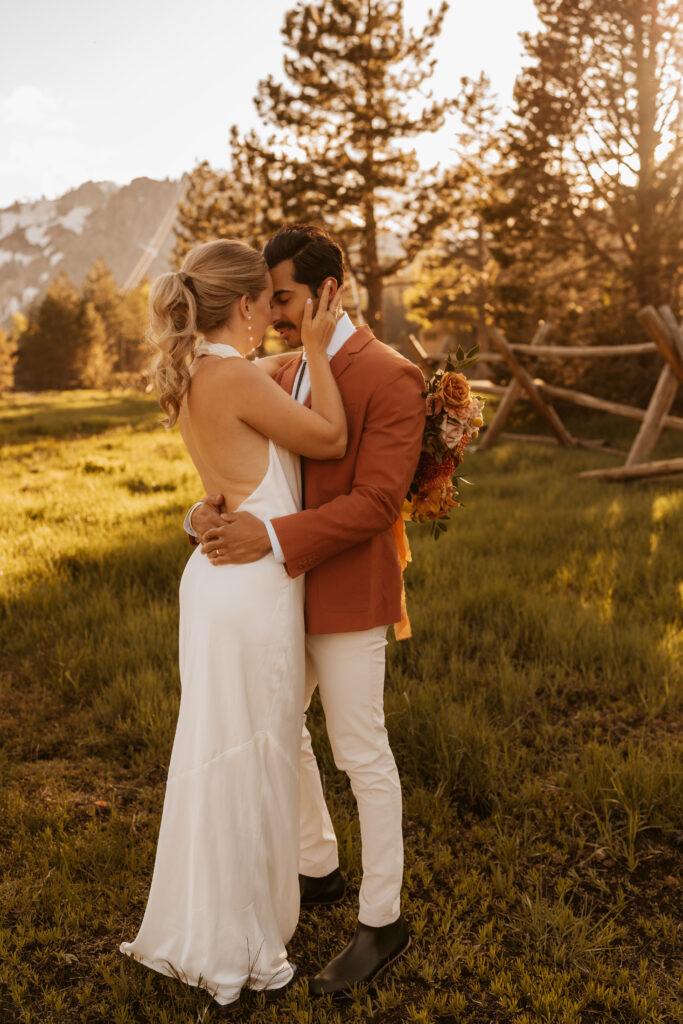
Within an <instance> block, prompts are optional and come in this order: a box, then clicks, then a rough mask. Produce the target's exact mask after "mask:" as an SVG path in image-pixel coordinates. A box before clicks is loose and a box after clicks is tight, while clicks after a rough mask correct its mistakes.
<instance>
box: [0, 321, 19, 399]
mask: <svg viewBox="0 0 683 1024" xmlns="http://www.w3.org/2000/svg"><path fill="white" fill-rule="evenodd" d="M16 361H17V342H16V339H15V338H14V337H13V336H12V335H11V334H8V333H7V331H5V330H3V329H2V327H0V395H4V394H6V393H7V392H8V391H11V390H12V388H13V387H14V365H15V363H16Z"/></svg>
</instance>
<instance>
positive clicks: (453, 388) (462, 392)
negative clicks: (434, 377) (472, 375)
mask: <svg viewBox="0 0 683 1024" xmlns="http://www.w3.org/2000/svg"><path fill="white" fill-rule="evenodd" d="M470 394H471V393H470V384H469V381H468V380H467V377H466V376H465V374H464V373H455V372H454V371H450V372H448V373H444V375H443V377H442V378H441V380H440V381H439V383H438V386H437V389H436V391H435V395H436V397H438V398H440V399H441V400H442V401H443V404H444V407H445V409H446V411H447V412H452V414H453V415H454V416H456V415H457V413H458V410H462V408H463V406H466V405H467V403H468V402H469V400H470Z"/></svg>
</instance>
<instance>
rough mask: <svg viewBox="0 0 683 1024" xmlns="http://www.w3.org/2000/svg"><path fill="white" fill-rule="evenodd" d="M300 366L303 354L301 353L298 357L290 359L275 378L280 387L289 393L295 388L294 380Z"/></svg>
mask: <svg viewBox="0 0 683 1024" xmlns="http://www.w3.org/2000/svg"><path fill="white" fill-rule="evenodd" d="M300 366H301V355H300V354H299V356H298V358H297V359H290V360H289V362H288V363H286V365H285V368H284V369H283V370H282V371H280V372H279V373H278V374H277V376H276V378H275V379H276V381H277V383H278V384H279V385H280V387H281V388H283V389H284V390H285V391H286V392H287V394H289V395H291V393H292V391H293V390H294V382H295V380H296V375H297V373H298V372H299V367H300Z"/></svg>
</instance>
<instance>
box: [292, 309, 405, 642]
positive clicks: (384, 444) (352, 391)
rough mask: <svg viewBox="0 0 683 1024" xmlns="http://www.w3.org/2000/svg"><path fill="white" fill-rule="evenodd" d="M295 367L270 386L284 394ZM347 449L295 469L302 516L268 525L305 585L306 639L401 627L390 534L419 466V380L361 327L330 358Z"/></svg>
mask: <svg viewBox="0 0 683 1024" xmlns="http://www.w3.org/2000/svg"><path fill="white" fill-rule="evenodd" d="M300 365H301V359H300V358H299V359H293V360H291V362H290V363H289V364H287V365H286V366H285V367H284V369H283V370H281V371H280V373H279V374H278V376H277V377H276V380H277V381H278V383H279V384H280V385H281V386H282V387H283V388H285V389H286V390H287V391H289V392H290V393H291V391H292V388H293V386H294V380H295V378H296V374H297V372H298V369H299V367H300ZM330 365H331V367H332V371H333V373H334V376H335V378H336V380H337V381H338V384H339V390H340V391H341V395H342V399H343V401H344V407H345V409H346V417H347V421H348V433H349V441H348V446H347V449H346V455H345V456H344V457H343V458H342V459H338V460H330V461H325V462H322V461H318V460H315V459H302V474H303V488H304V508H303V510H302V511H301V512H297V513H295V514H293V515H290V516H281V517H279V518H277V519H273V520H272V523H273V528H274V529H275V532H276V534H277V538H278V541H279V542H280V546H281V547H282V551H283V554H284V556H285V564H286V569H287V572H288V573H289V575H290V576H298V575H300V574H301V573H303V572H305V573H306V574H307V575H306V628H307V631H308V632H309V633H349V632H353V631H355V630H361V629H370V628H372V627H373V626H383V625H387V624H389V623H392V622H398V621H399V620H400V618H401V582H402V581H401V566H400V564H399V559H398V551H397V548H396V541H395V539H394V535H393V531H392V527H393V524H394V523H395V521H396V520H397V519H398V517H399V514H400V510H401V506H402V505H403V502H404V500H405V497H406V494H407V492H408V487H409V486H410V482H411V480H412V478H413V475H414V472H415V468H416V466H417V462H418V459H419V456H420V448H421V442H422V433H423V431H424V424H425V403H424V399H423V398H422V394H423V392H424V386H425V384H424V377H423V376H422V373H421V372H420V370H418V368H417V367H416V366H415V365H414V364H413V363H411V362H410V361H409V360H408V359H405V358H404V357H403V356H401V355H399V354H398V353H396V352H394V350H393V349H391V348H389V347H388V346H387V345H384V344H382V342H380V341H378V340H377V338H375V336H374V335H373V333H372V331H371V330H370V328H369V327H360V328H358V330H357V331H356V332H355V334H353V335H352V336H351V337H350V338H349V339H348V341H347V342H346V343H345V344H344V345H343V346H342V348H341V349H340V350H339V352H337V354H336V355H335V356H333V358H332V361H331V364H330Z"/></svg>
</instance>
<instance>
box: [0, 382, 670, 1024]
mask: <svg viewBox="0 0 683 1024" xmlns="http://www.w3.org/2000/svg"><path fill="white" fill-rule="evenodd" d="M157 420H158V415H157V411H156V407H155V405H154V402H153V401H152V399H150V398H146V397H144V396H136V395H130V394H118V395H117V394H104V393H98V392H77V393H72V394H64V395H58V394H55V395H45V396H40V397H30V396H23V397H22V396H16V397H13V398H10V399H7V400H4V401H3V402H2V403H0V445H1V446H2V465H1V470H0V472H1V474H2V490H1V497H0V533H1V535H2V542H3V543H2V550H1V552H0V589H1V595H2V602H1V604H0V626H1V631H2V632H1V636H0V650H1V662H0V685H1V704H0V728H1V730H2V746H1V750H0V773H1V778H0V864H1V874H0V879H1V880H0V911H1V917H0V921H1V931H0V1021H1V1022H2V1024H15V1022H17V1024H19V1022H22V1024H53V1022H68V1024H71V1022H79V1024H81V1022H82V1024H89V1022H95V1021H104V1022H107V1024H185V1022H187V1024H190V1022H196V1021H204V1022H206V1024H210V1022H212V1021H215V1020H216V1019H217V1015H216V1012H215V1009H214V1008H213V1004H212V1002H211V1000H210V999H209V998H208V997H207V996H206V994H204V993H202V992H201V991H199V992H198V991H196V990H193V989H188V988H186V987H184V986H183V985H181V984H180V983H178V982H176V981H173V980H170V979H165V978H162V977H159V976H157V975H156V974H154V973H152V972H150V971H148V970H146V969H145V968H144V967H142V966H140V965H138V964H135V963H132V962H130V961H129V960H127V959H124V957H122V956H121V955H120V953H118V952H117V947H118V944H119V942H120V941H121V940H122V939H124V938H131V937H132V936H133V935H134V934H135V932H136V928H137V925H138V924H139V922H140V919H141V916H142V912H143V909H144V906H145V899H146V893H147V889H148V885H149V881H150V878H151V872H152V865H153V857H154V850H155V842H156V835H157V829H158V823H159V814H160V809H161V802H162V798H163V791H164V781H165V771H166V765H167V761H168V756H169V752H170V747H171V743H172V739H173V731H174V722H175V716H176V709H177V702H178V695H179V685H178V678H177V668H176V628H177V587H178V581H179V578H180V575H181V572H182V568H183V565H184V562H185V560H186V558H187V555H188V547H187V545H186V542H185V540H184V536H183V534H182V531H181V528H180V527H181V518H182V514H183V512H184V510H185V508H186V507H187V505H188V504H189V503H190V501H191V500H193V499H194V498H195V497H196V495H197V494H198V492H199V491H200V490H201V488H200V486H199V484H198V481H197V478H196V476H195V474H194V471H193V469H192V467H191V466H190V465H189V463H188V460H187V458H186V456H185V454H184V452H183V449H182V446H181V443H180V440H179V438H178V436H177V434H176V433H170V434H168V433H166V432H164V430H163V429H162V428H160V427H159V426H158V423H157ZM520 426H521V429H523V430H527V431H528V430H530V429H535V427H534V426H533V425H531V424H529V423H520ZM572 426H573V428H574V429H575V430H577V431H584V432H585V433H586V434H587V435H588V436H592V437H599V436H603V437H607V439H608V440H609V441H610V442H611V443H612V444H617V445H621V446H622V447H626V446H627V445H628V442H629V440H630V437H631V436H632V433H633V431H632V430H631V428H630V427H629V426H628V425H627V426H626V427H624V426H623V425H622V423H621V422H619V421H611V422H610V421H607V420H606V419H604V418H597V417H596V418H586V419H583V420H582V421H581V422H574V423H573V424H572ZM680 448H681V436H680V435H678V436H671V437H668V438H665V439H664V440H663V442H662V443H661V454H662V455H664V454H666V453H671V454H673V453H674V452H676V451H678V452H680ZM617 461H618V460H617V459H616V458H615V457H614V456H607V455H605V454H595V453H589V452H586V451H578V452H577V451H560V450H558V449H556V448H553V447H550V446H547V447H546V446H541V445H534V446H532V445H530V444H525V443H519V442H513V441H509V442H508V441H506V442H503V443H501V444H499V445H498V446H497V447H495V448H494V449H492V450H491V451H490V452H487V453H485V454H482V455H480V456H470V459H469V465H468V466H467V471H468V473H469V474H470V476H471V478H472V479H473V480H474V481H476V485H475V486H474V487H472V488H471V489H467V488H465V490H466V495H465V497H466V500H467V506H466V508H465V509H464V510H462V511H460V512H459V513H458V515H457V517H455V522H454V524H453V525H452V527H451V529H450V531H449V533H448V534H447V535H446V536H445V537H444V538H443V539H441V540H439V542H438V543H434V542H433V541H431V539H430V538H429V537H428V536H425V535H424V534H420V533H419V532H418V533H414V534H413V535H412V540H413V553H414V559H415V560H414V563H413V565H412V566H411V567H410V569H409V572H408V576H407V583H408V591H409V593H408V599H409V606H410V611H411V616H412V621H413V627H414V633H415V638H414V640H413V641H411V642H408V643H403V644H400V645H396V644H392V645H391V646H390V649H389V672H388V686H387V698H386V707H387V713H388V726H389V730H390V734H391V739H392V744H393V748H394V751H395V753H396V757H397V761H398V763H399V769H400V772H401V777H402V780H403V786H404V798H405V835H406V876H405V914H406V916H407V918H408V919H409V922H410V925H411V929H412V932H413V936H414V942H413V946H412V949H411V951H410V952H409V954H408V955H407V956H406V957H405V958H403V959H402V960H401V961H400V962H399V963H397V964H396V966H395V967H394V968H392V969H391V971H390V972H388V973H387V974H386V975H385V976H384V978H383V980H382V983H381V984H380V985H379V986H378V988H377V989H376V990H372V991H368V990H359V991H358V993H357V995H356V997H355V998H354V999H353V1000H351V1001H350V1002H349V1003H347V1004H345V1005H343V1006H334V1005H332V1003H331V1002H330V1001H327V1000H323V1001H317V1002H311V1001H310V1000H309V998H308V995H307V992H306V988H305V984H304V982H303V981H301V982H299V983H298V984H297V986H296V987H295V989H294V990H293V991H292V992H291V993H290V994H288V996H287V997H286V999H285V1000H283V1001H282V1002H281V1003H280V1004H278V1005H277V1006H276V1007H266V1006H265V1005H264V1003H263V1002H262V997H258V996H251V997H248V998H246V999H245V1001H244V1005H243V1007H241V1008H240V1010H239V1011H238V1012H237V1014H236V1015H235V1016H234V1018H233V1019H234V1020H236V1021H250V1022H254V1024H257V1022H265V1021H282V1022H301V1024H306V1022H310V1024H341V1022H356V1021H358V1022H360V1021H372V1022H376V1024H394V1022H398V1021H401V1022H403V1021H406V1022H416V1024H432V1022H434V1024H436V1022H441V1024H450V1022H472V1024H475V1022H476V1024H480V1022H482V1024H483V1022H486V1024H488V1022H505V1024H508V1022H509V1024H513V1022H514V1024H537V1022H538V1024H540V1022H552V1024H556V1022H557V1024H575V1022H581V1024H584V1022H591V1024H592V1022H596V1021H600V1022H602V1021H610V1022H611V1021H614V1022H635V1021H644V1022H651V1024H658V1022H665V1021H671V1022H673V1021H677V1020H680V1019H681V1014H682V1012H683V1011H682V1002H683V1001H682V993H681V985H680V975H681V914H680V908H681V874H680V855H681V850H682V848H683V824H682V823H683V795H682V793H683V787H682V778H681V729H680V727H681V722H682V717H683V716H682V715H681V690H682V682H683V543H682V541H683V481H682V480H681V478H678V480H676V479H672V480H669V481H651V482H648V483H639V484H638V483H637V484H630V485H614V484H612V485H609V484H605V483H596V482H591V483H587V482H581V481H578V480H577V479H576V472H577V471H578V470H580V469H583V468H591V467H593V466H598V465H602V464H612V463H614V462H617ZM314 739H315V741H316V746H317V749H318V751H319V752H320V757H321V761H322V764H323V767H324V771H325V781H326V788H327V792H328V795H329V802H330V806H331V810H332V813H333V817H334V819H335V822H336V824H337V827H338V835H339V840H340V850H341V858H342V867H343V870H344V871H345V872H346V874H347V875H348V877H349V878H350V881H351V886H350V889H351V895H350V897H349V899H348V901H347V902H346V903H345V904H343V905H341V906H339V907H335V908H333V909H332V910H330V911H327V912H325V913H318V912H315V913H305V914H303V915H302V918H301V922H300V926H299V929H298V930H297V933H296V935H295V937H294V940H293V941H292V943H291V947H290V953H291V956H292V959H293V960H294V961H295V962H296V963H297V964H298V966H299V969H300V971H301V974H302V976H306V975H307V974H309V973H311V972H314V971H315V970H316V969H318V968H319V967H320V965H322V964H323V963H325V962H326V961H327V959H328V958H329V957H330V956H331V955H333V954H334V953H336V952H337V951H338V950H339V949H340V947H341V945H342V944H343V942H344V941H345V940H346V938H347V937H348V936H350V934H351V933H352V930H353V927H354V921H355V911H356V904H355V896H356V891H357V886H358V883H359V874H360V863H359V842H358V834H357V824H356V819H355V815H354V806H353V801H352V798H351V795H350V792H349V789H348V786H347V784H346V781H345V778H344V777H343V776H340V775H339V773H337V772H336V770H335V768H334V765H333V762H332V758H331V755H330V751H329V747H328V745H327V742H326V740H325V736H324V729H323V725H322V722H321V720H320V717H319V710H318V711H317V712H316V728H315V735H314Z"/></svg>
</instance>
